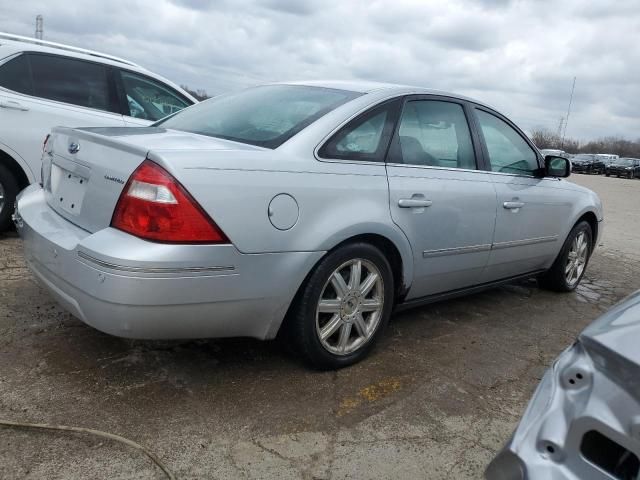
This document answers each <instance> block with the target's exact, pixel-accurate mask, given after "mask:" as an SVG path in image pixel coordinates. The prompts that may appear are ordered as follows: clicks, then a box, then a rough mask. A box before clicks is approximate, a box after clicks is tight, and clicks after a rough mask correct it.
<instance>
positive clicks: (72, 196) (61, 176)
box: [51, 163, 88, 215]
mask: <svg viewBox="0 0 640 480" xmlns="http://www.w3.org/2000/svg"><path fill="white" fill-rule="evenodd" d="M87 183H88V176H86V177H85V176H81V175H78V173H77V172H71V171H69V170H67V169H65V168H63V167H61V166H60V165H56V164H55V163H54V164H52V165H51V202H52V203H53V204H55V206H56V207H57V208H60V209H61V210H63V211H65V212H67V213H69V214H71V215H79V214H80V211H81V210H82V200H83V199H84V194H85V191H86V189H87Z"/></svg>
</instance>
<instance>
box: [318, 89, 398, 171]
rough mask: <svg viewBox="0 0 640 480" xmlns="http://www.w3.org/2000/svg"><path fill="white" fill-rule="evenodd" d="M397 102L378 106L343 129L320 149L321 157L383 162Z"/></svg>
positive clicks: (391, 131)
mask: <svg viewBox="0 0 640 480" xmlns="http://www.w3.org/2000/svg"><path fill="white" fill-rule="evenodd" d="M397 104H398V103H397V102H396V101H394V102H391V103H386V104H384V105H381V106H378V107H375V108H373V109H371V110H369V111H368V112H367V113H365V114H363V115H361V116H359V117H358V118H356V119H355V120H353V121H351V122H350V123H348V124H347V125H346V126H345V127H343V128H341V129H340V130H339V131H338V133H336V134H335V135H334V136H333V137H332V138H331V139H330V140H329V141H328V142H327V143H325V144H324V145H323V146H322V148H321V149H320V150H319V152H318V155H319V156H320V157H321V158H336V159H342V160H360V161H370V162H383V161H384V155H385V153H386V150H387V146H388V145H389V139H390V137H391V135H392V133H393V126H394V121H395V116H396V110H397Z"/></svg>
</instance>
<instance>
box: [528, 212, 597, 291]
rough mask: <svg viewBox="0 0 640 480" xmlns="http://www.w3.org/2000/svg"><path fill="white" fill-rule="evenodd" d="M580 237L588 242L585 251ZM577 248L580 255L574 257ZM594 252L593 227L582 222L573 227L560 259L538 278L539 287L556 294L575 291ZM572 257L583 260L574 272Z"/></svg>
mask: <svg viewBox="0 0 640 480" xmlns="http://www.w3.org/2000/svg"><path fill="white" fill-rule="evenodd" d="M580 236H582V238H583V240H584V242H586V244H585V246H584V251H583V250H582V247H581V243H580V241H579V240H577V239H578V238H579V237H580ZM576 244H577V245H576ZM576 247H577V250H578V254H577V255H576V256H573V253H574V252H575V251H576ZM592 251H593V232H592V231H591V226H590V225H589V224H588V223H587V222H585V221H581V222H579V223H578V224H576V226H575V227H573V229H572V230H571V232H570V233H569V235H568V236H567V239H566V240H565V242H564V245H562V250H560V253H559V254H558V257H557V258H556V260H555V262H553V265H552V266H551V268H550V269H549V270H548V271H547V272H546V273H544V274H542V275H541V276H539V277H538V283H539V285H540V286H541V287H542V288H545V289H547V290H553V291H555V292H571V291H573V290H575V289H576V287H577V286H578V285H579V284H580V281H581V280H582V277H583V276H584V272H585V271H586V270H587V265H588V263H589V258H590V257H591V252H592ZM570 255H571V256H572V257H573V258H576V259H577V258H580V259H581V260H580V261H578V263H576V264H575V265H574V268H575V269H574V270H570V266H569V262H570ZM576 261H577V260H576ZM574 263H575V261H574ZM570 273H572V274H570ZM568 277H569V278H568Z"/></svg>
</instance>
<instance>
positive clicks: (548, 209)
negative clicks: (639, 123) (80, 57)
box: [15, 82, 603, 368]
mask: <svg viewBox="0 0 640 480" xmlns="http://www.w3.org/2000/svg"><path fill="white" fill-rule="evenodd" d="M114 158H117V159H118V161H117V162H116V161H113V159H114ZM43 166H44V177H43V178H44V180H43V184H44V186H43V187H40V186H39V185H32V186H31V187H29V188H27V189H26V190H25V191H23V192H22V193H21V195H20V197H19V198H18V202H17V208H16V213H15V222H16V225H17V228H18V231H19V233H20V235H21V236H22V238H24V248H25V256H26V261H27V264H28V265H29V267H30V268H31V269H32V271H33V272H34V274H35V276H36V277H37V278H39V279H40V280H41V281H42V282H43V284H44V285H45V286H47V287H48V289H49V290H50V292H51V293H52V294H53V295H54V296H55V297H56V298H57V299H58V301H59V302H60V303H61V304H62V305H63V306H64V307H65V308H66V309H67V310H69V311H70V312H71V313H72V314H73V315H75V316H76V317H78V318H80V319H81V320H83V321H85V322H86V323H88V324H90V325H92V326H94V327H96V328H98V329H100V330H102V331H105V332H108V333H110V334H113V335H119V336H123V337H133V338H194V337H231V336H249V337H255V338H259V339H269V338H274V337H276V335H278V333H280V334H281V335H280V338H282V339H285V341H287V342H289V343H290V345H291V346H292V347H294V348H295V349H296V351H297V352H298V353H299V355H300V356H301V357H302V358H304V359H305V360H307V361H308V362H309V363H311V364H312V365H314V366H316V367H320V368H337V367H343V366H346V365H349V364H352V363H354V362H356V361H358V360H360V359H362V358H363V357H364V356H365V355H366V354H367V353H368V352H369V351H370V349H371V348H372V347H373V345H374V343H375V341H376V340H377V339H378V338H379V336H380V335H381V333H382V331H383V329H384V326H385V325H386V323H387V322H388V320H389V317H390V315H391V312H392V310H394V309H402V308H408V307H411V306H418V305H423V304H425V303H428V302H433V301H435V300H438V299H442V298H447V297H450V296H454V295H461V294H463V293H467V292H473V291H477V290H479V289H481V288H487V287H488V286H493V285H496V284H499V283H502V282H505V281H511V280H513V279H515V278H522V277H531V276H538V277H539V281H540V283H541V284H542V285H543V286H545V287H548V288H551V289H554V290H558V291H570V290H573V289H574V288H575V287H576V286H577V285H578V283H579V282H580V279H581V278H582V275H583V274H584V271H585V268H586V266H587V262H588V260H589V257H590V255H591V252H592V251H593V249H594V246H595V245H597V243H598V242H597V239H598V237H599V236H600V233H601V231H602V228H601V222H602V218H603V217H602V205H601V203H600V200H599V199H598V197H597V196H596V194H595V193H593V192H591V191H590V190H588V189H585V188H583V187H580V186H578V185H575V184H573V183H570V182H567V181H564V180H562V177H566V176H567V175H569V171H570V168H569V162H568V161H567V160H566V159H564V158H560V157H546V158H542V156H541V155H540V153H539V152H538V150H537V149H536V148H535V146H534V145H533V144H532V143H531V141H530V140H529V139H528V138H527V136H526V135H525V134H523V133H522V131H521V130H519V129H518V128H517V127H516V126H515V125H514V124H513V123H512V122H510V121H509V120H508V119H507V118H505V117H504V116H502V115H501V114H499V113H498V112H496V111H495V110H493V109H492V108H490V107H488V106H486V105H484V104H482V103H480V102H477V101H474V100H471V99H468V98H465V97H461V96H457V95H453V94H448V93H443V92H439V91H432V90H428V89H423V88H416V87H401V86H395V85H380V84H368V83H355V82H354V83H344V82H323V83H313V82H311V83H293V84H271V85H264V86H260V87H255V88H250V89H247V90H243V91H240V92H236V93H231V94H228V95H223V96H219V97H215V98H213V99H210V100H207V101H205V102H202V103H200V104H198V105H195V106H193V107H191V108H188V109H186V110H184V111H181V112H178V113H177V114H175V115H174V116H172V117H169V118H168V119H165V120H163V121H160V122H158V123H156V124H154V125H153V126H152V127H149V128H136V129H131V128H76V129H71V128H55V129H54V130H53V133H52V134H51V137H50V138H49V140H48V141H47V143H46V145H45V151H44V155H43Z"/></svg>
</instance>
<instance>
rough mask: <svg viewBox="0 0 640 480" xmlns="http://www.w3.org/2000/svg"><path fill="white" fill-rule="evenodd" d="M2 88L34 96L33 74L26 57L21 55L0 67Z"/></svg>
mask: <svg viewBox="0 0 640 480" xmlns="http://www.w3.org/2000/svg"><path fill="white" fill-rule="evenodd" d="M0 87H4V88H8V89H9V90H13V91H14V92H18V93H26V94H27V95H33V85H32V83H31V73H30V72H29V63H28V61H27V57H26V56H25V55H19V56H17V57H15V58H12V59H11V60H9V61H8V62H6V63H3V64H2V65H0Z"/></svg>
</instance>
